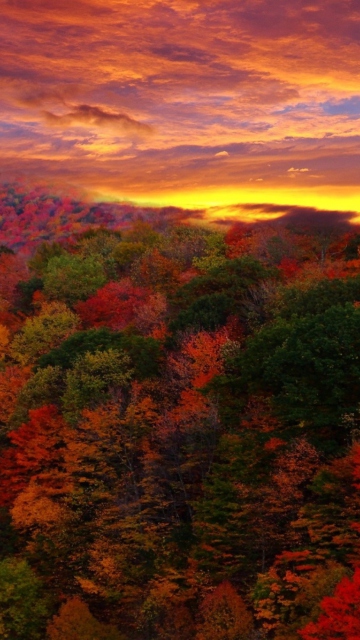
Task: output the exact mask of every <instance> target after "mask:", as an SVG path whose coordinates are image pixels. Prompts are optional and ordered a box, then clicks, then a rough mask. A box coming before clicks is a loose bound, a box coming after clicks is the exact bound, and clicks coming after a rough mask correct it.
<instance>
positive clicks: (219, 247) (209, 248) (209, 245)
mask: <svg viewBox="0 0 360 640" xmlns="http://www.w3.org/2000/svg"><path fill="white" fill-rule="evenodd" d="M205 244H206V246H205V251H204V255H203V256H202V257H200V258H198V257H195V258H194V259H193V262H192V263H193V266H194V267H196V268H197V269H200V271H204V272H208V271H211V270H212V269H217V268H218V267H222V266H223V265H225V264H226V262H227V260H226V257H225V254H226V250H227V245H226V244H225V242H224V235H223V234H222V233H212V234H211V235H208V236H207V237H206V238H205Z"/></svg>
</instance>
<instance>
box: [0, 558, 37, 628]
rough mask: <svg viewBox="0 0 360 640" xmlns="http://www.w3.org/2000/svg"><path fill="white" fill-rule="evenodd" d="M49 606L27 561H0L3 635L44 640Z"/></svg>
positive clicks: (0, 613)
mask: <svg viewBox="0 0 360 640" xmlns="http://www.w3.org/2000/svg"><path fill="white" fill-rule="evenodd" d="M47 616H48V606H47V602H46V598H45V597H44V594H43V590H42V585H41V582H40V580H39V579H38V578H37V577H36V575H35V574H34V572H33V571H32V569H31V568H30V567H29V565H28V564H27V562H26V561H25V560H17V559H13V558H7V559H5V560H3V561H2V562H0V636H1V638H4V640H5V639H7V640H41V639H42V638H43V632H44V626H45V621H46V618H47Z"/></svg>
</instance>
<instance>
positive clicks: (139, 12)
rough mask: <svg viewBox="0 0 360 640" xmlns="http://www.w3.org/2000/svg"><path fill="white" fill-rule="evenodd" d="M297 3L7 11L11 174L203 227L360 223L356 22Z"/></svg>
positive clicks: (226, 1) (5, 115)
mask: <svg viewBox="0 0 360 640" xmlns="http://www.w3.org/2000/svg"><path fill="white" fill-rule="evenodd" d="M300 4H301V5H302V6H293V5H292V4H291V3H290V4H289V3H288V2H287V0H277V2H276V3H273V2H269V0H244V1H243V2H242V3H239V2H238V0H232V1H231V0H208V2H206V3H205V2H203V1H202V0H201V1H200V0H198V1H196V0H193V1H190V0H163V1H162V2H161V3H159V2H158V1H157V0H139V2H137V3H133V2H130V1H129V0H109V2H107V3H106V5H104V3H102V2H101V1H100V0H82V1H81V2H78V3H73V2H70V0H63V2H61V3H59V2H58V0H47V2H46V3H45V4H44V2H43V0H23V1H22V2H21V3H20V2H13V3H5V6H4V7H3V9H2V21H1V25H0V35H1V40H2V43H3V54H2V61H1V67H2V70H3V73H2V75H1V77H0V90H1V91H0V136H1V154H0V171H1V176H2V179H4V180H12V179H17V178H18V177H20V178H22V179H28V181H30V182H32V181H37V180H39V179H40V180H41V181H44V180H48V181H49V182H52V181H54V180H56V181H57V182H58V183H59V182H60V183H62V184H63V185H64V188H65V189H66V185H72V186H76V187H78V188H79V189H82V190H83V189H85V190H87V191H88V192H89V193H93V192H95V193H97V194H98V196H99V197H100V196H101V197H104V198H109V199H114V198H119V199H121V200H122V199H128V200H132V201H133V202H138V203H140V204H141V203H145V204H150V203H152V204H154V205H174V206H181V207H185V208H190V209H196V208H201V209H203V208H205V209H207V211H208V216H209V219H212V217H213V216H214V217H215V216H223V217H241V216H245V215H246V217H247V218H250V217H251V216H253V217H255V212H253V211H252V212H251V213H250V212H249V211H244V210H241V205H246V204H259V205H260V204H261V203H269V204H275V205H278V206H281V205H289V206H294V205H297V206H303V207H315V208H319V209H326V210H337V211H349V210H350V211H354V212H359V215H360V196H358V194H357V191H358V187H359V176H360V154H359V139H360V89H359V86H360V83H359V80H360V43H359V42H358V40H356V38H355V37H354V36H353V34H354V33H355V32H356V30H355V31H354V26H356V25H358V23H359V21H360V11H355V10H354V9H352V8H351V6H350V5H347V4H346V3H345V4H344V3H343V2H340V1H339V2H334V3H328V2H326V0H312V1H311V2H310V1H309V2H307V1H306V0H304V2H303V3H300ZM238 205H240V206H239V207H238ZM259 211H260V209H259ZM259 215H260V214H259V213H258V214H256V217H257V219H259ZM274 215H275V214H274ZM266 217H267V219H269V214H267V216H266Z"/></svg>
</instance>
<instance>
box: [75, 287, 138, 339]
mask: <svg viewBox="0 0 360 640" xmlns="http://www.w3.org/2000/svg"><path fill="white" fill-rule="evenodd" d="M148 296H149V292H148V291H147V290H146V289H143V288H141V287H136V286H134V285H133V283H132V282H131V280H130V279H129V278H124V279H123V280H120V282H109V283H108V284H106V285H105V286H104V287H102V288H101V289H99V290H98V291H97V292H96V293H95V295H93V296H91V297H90V298H88V300H85V302H79V303H78V305H77V307H76V311H77V313H78V314H79V316H80V317H81V319H82V322H83V324H84V326H85V327H103V326H106V327H110V328H111V329H115V330H118V331H121V330H122V329H124V328H125V327H126V326H127V325H128V324H129V323H130V322H132V320H133V319H134V316H135V313H136V310H137V308H138V306H139V304H141V303H143V302H144V301H145V300H146V299H147V298H148Z"/></svg>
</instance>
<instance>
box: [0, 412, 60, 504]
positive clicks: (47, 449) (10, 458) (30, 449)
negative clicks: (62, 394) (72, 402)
mask: <svg viewBox="0 0 360 640" xmlns="http://www.w3.org/2000/svg"><path fill="white" fill-rule="evenodd" d="M29 416H30V420H29V422H27V423H26V424H23V425H22V426H21V427H20V428H19V429H17V431H11V432H10V433H9V434H8V437H9V439H10V441H11V443H12V445H14V446H13V447H11V448H9V449H6V450H5V451H4V452H3V454H2V463H1V475H0V506H7V505H9V504H11V503H12V502H13V500H14V499H15V498H16V496H17V495H18V494H19V493H20V492H21V491H22V490H23V489H24V488H25V487H26V486H27V484H28V482H29V481H30V478H33V477H34V476H36V475H37V474H38V473H40V472H42V471H44V470H46V469H51V468H52V467H54V466H55V465H56V463H57V461H59V459H60V458H61V447H59V443H61V437H62V433H63V429H64V426H65V425H64V422H63V420H62V418H61V416H60V415H59V413H58V411H57V409H56V407H55V406H53V405H48V406H44V407H41V408H40V409H33V410H31V411H29Z"/></svg>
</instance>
